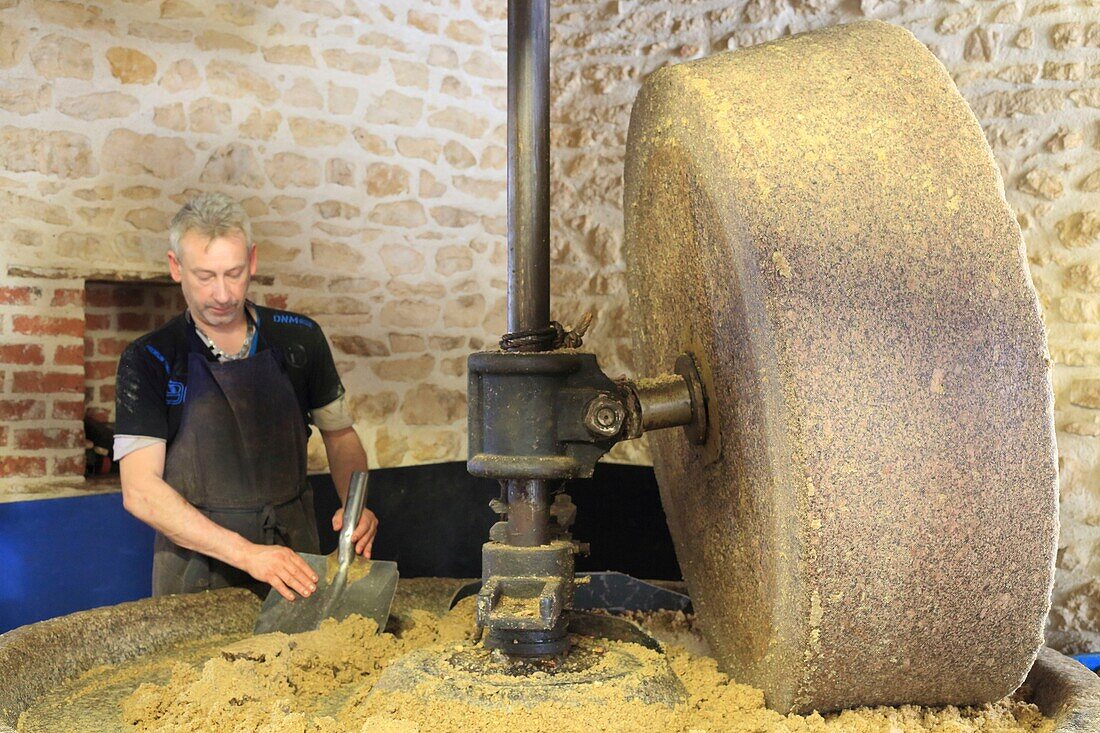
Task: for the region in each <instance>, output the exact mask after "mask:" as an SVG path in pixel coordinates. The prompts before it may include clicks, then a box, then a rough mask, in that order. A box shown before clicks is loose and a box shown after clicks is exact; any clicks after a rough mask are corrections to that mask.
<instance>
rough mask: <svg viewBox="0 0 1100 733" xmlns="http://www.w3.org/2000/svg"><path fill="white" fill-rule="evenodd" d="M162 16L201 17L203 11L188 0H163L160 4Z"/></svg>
mask: <svg viewBox="0 0 1100 733" xmlns="http://www.w3.org/2000/svg"><path fill="white" fill-rule="evenodd" d="M160 17H162V18H201V17H203V13H202V11H201V10H199V9H198V8H197V7H195V6H194V5H192V4H191V3H189V2H187V0H163V1H162V2H161V4H160Z"/></svg>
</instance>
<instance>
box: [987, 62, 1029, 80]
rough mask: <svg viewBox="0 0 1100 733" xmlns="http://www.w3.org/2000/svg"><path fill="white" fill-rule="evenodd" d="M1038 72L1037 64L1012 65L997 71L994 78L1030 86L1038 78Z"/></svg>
mask: <svg viewBox="0 0 1100 733" xmlns="http://www.w3.org/2000/svg"><path fill="white" fill-rule="evenodd" d="M1039 72H1040V69H1039V64H1012V65H1010V66H1004V67H1002V68H1000V69H998V70H997V72H996V73H995V74H994V76H996V78H998V79H1001V80H1002V81H1007V82H1012V83H1013V84H1030V83H1032V82H1034V81H1035V80H1036V79H1038V78H1039Z"/></svg>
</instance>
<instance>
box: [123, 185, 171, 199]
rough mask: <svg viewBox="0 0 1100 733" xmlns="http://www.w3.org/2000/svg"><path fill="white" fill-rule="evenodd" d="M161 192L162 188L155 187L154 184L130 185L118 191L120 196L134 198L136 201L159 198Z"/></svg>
mask: <svg viewBox="0 0 1100 733" xmlns="http://www.w3.org/2000/svg"><path fill="white" fill-rule="evenodd" d="M160 194H161V191H160V189H159V188H153V187H152V186H129V187H127V188H124V189H122V190H121V191H119V192H118V195H119V196H122V197H123V198H127V199H133V200H135V201H145V200H148V199H155V198H158V197H159V196H160Z"/></svg>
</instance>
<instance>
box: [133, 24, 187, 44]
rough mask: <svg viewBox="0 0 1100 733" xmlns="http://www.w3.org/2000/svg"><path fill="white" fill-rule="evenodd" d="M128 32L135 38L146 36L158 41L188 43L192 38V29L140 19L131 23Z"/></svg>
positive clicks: (148, 38)
mask: <svg viewBox="0 0 1100 733" xmlns="http://www.w3.org/2000/svg"><path fill="white" fill-rule="evenodd" d="M127 34H128V35H130V36H131V37H134V38H144V39H146V40H149V41H156V42H157V43H187V42H188V41H190V40H191V31H189V30H187V29H185V28H172V27H170V26H166V25H163V24H161V23H148V22H144V21H140V20H135V21H133V22H131V23H130V25H129V27H128V28H127Z"/></svg>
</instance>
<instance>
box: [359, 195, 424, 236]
mask: <svg viewBox="0 0 1100 733" xmlns="http://www.w3.org/2000/svg"><path fill="white" fill-rule="evenodd" d="M367 218H368V219H369V220H370V221H372V222H374V223H376V224H389V225H390V226H396V227H406V228H410V229H411V228H415V227H418V226H422V225H423V224H426V223H427V221H428V218H427V217H426V216H425V215H424V207H423V206H421V205H420V202H419V201H394V202H392V203H383V204H377V205H376V206H375V207H374V208H373V209H371V212H370V214H369V215H368V216H367Z"/></svg>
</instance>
